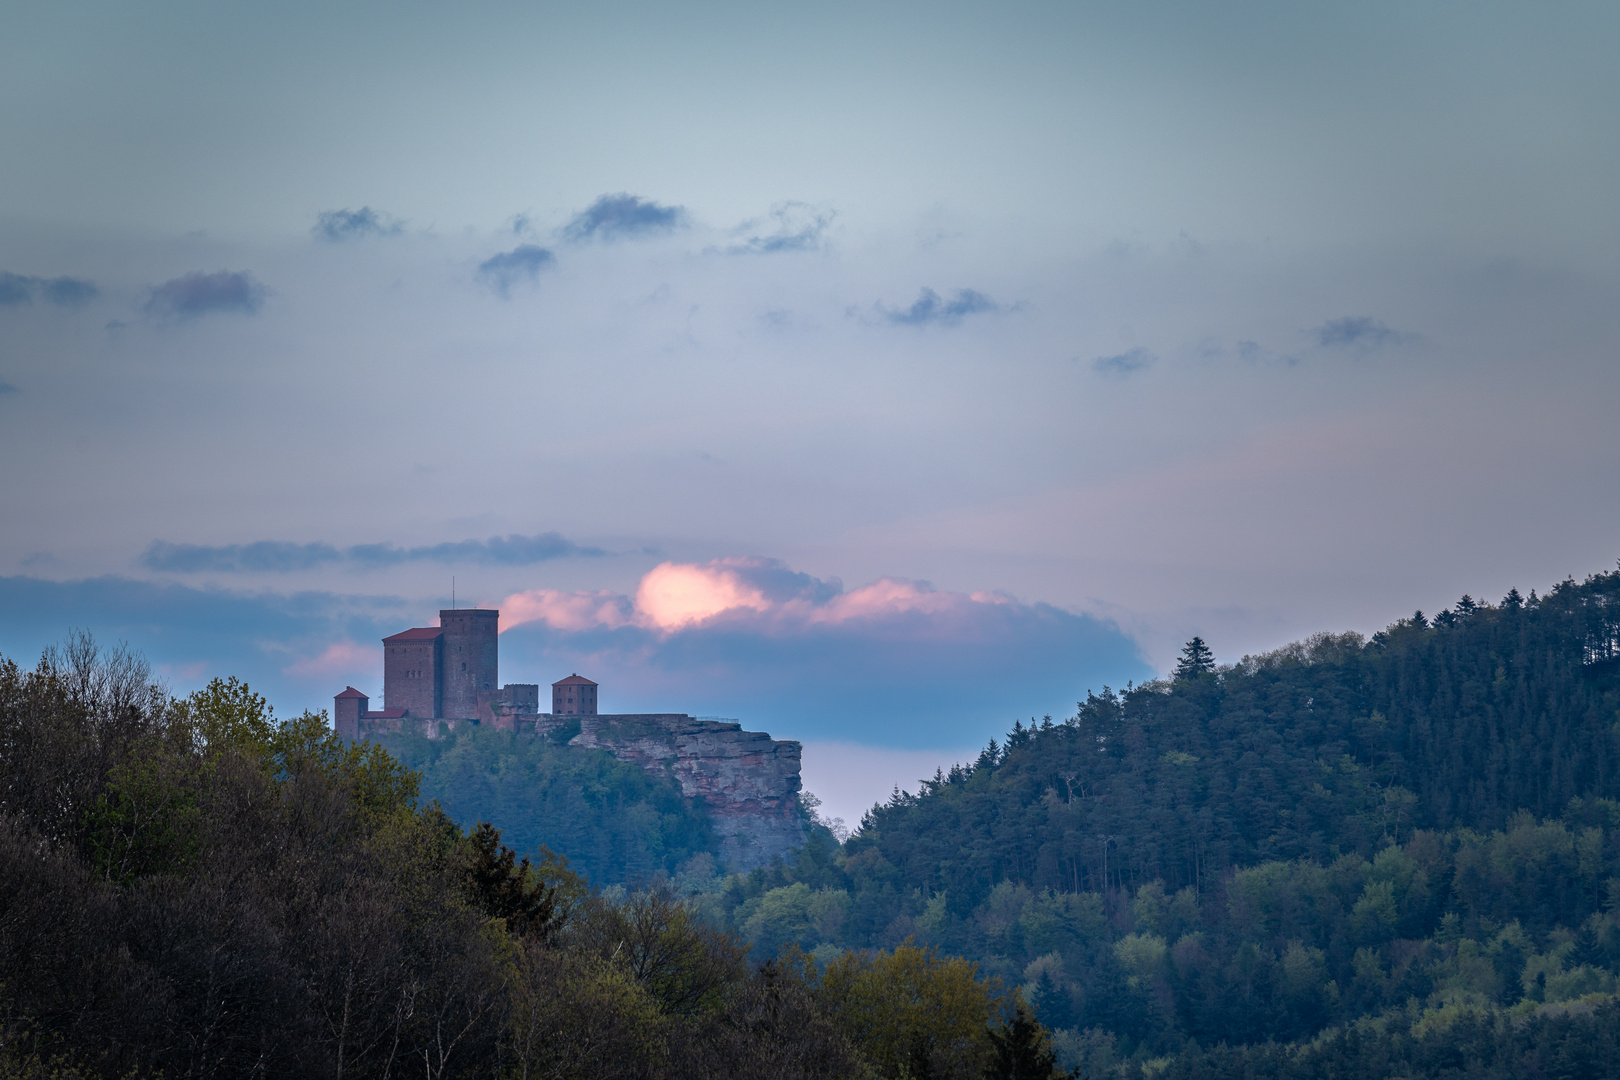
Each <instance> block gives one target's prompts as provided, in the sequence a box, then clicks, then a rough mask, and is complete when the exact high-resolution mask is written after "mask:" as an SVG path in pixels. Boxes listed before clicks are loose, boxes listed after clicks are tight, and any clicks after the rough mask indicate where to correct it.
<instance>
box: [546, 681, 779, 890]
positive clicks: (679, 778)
mask: <svg viewBox="0 0 1620 1080" xmlns="http://www.w3.org/2000/svg"><path fill="white" fill-rule="evenodd" d="M575 722H577V723H578V724H579V726H580V731H579V734H578V735H575V736H574V737H573V738H572V739H570V740H569V741H568V745H570V746H586V747H592V748H595V749H599V750H606V751H608V752H609V753H610V754H612V755H613V756H614V757H616V758H618V759H619V760H620V761H627V762H630V763H632V764H635V765H639V766H641V767H642V768H643V769H645V770H646V771H647V772H650V773H652V774H654V775H656V776H669V777H672V778H674V780H675V781H676V782H677V783H679V784H680V786H681V794H683V795H685V796H686V797H687V798H689V799H696V800H698V801H699V802H702V803H703V804H704V805H705V806H706V807H708V810H709V818H710V820H711V821H712V822H713V823H714V830H715V832H716V833H717V834H719V836H720V840H721V856H722V858H724V859H725V861H726V862H728V863H730V864H731V866H732V867H734V868H739V869H744V870H747V869H752V868H753V867H755V866H762V865H764V864H765V863H768V862H770V861H771V859H773V858H776V857H778V856H780V857H783V858H786V857H787V855H788V853H789V852H791V851H792V850H793V849H794V848H796V847H798V846H799V845H801V844H803V843H804V840H805V834H804V820H803V815H802V813H801V811H800V809H799V788H800V786H801V785H800V781H799V757H800V753H801V751H802V747H801V746H800V745H799V744H798V743H797V742H793V741H790V740H780V739H772V738H771V737H770V736H769V735H767V734H765V733H764V732H762V731H744V730H743V729H742V725H741V724H735V723H729V722H724V721H717V720H697V719H694V718H692V717H690V716H687V715H685V714H684V713H632V714H620V715H605V716H581V717H577V718H576V717H567V718H562V717H550V718H547V717H543V718H540V719H539V720H537V721H536V730H537V732H538V731H540V730H542V729H543V726H544V727H553V728H554V727H558V726H561V725H562V724H564V723H575Z"/></svg>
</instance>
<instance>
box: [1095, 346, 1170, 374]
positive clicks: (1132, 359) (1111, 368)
mask: <svg viewBox="0 0 1620 1080" xmlns="http://www.w3.org/2000/svg"><path fill="white" fill-rule="evenodd" d="M1157 359H1158V357H1157V356H1154V355H1153V354H1152V353H1150V352H1148V351H1147V350H1146V349H1144V348H1142V347H1141V346H1137V347H1136V348H1134V349H1129V350H1127V351H1125V352H1122V353H1120V354H1119V355H1118V356H1099V357H1097V359H1095V360H1093V361H1092V362H1091V368H1092V370H1093V371H1100V372H1101V373H1103V374H1104V375H1118V376H1122V377H1123V376H1126V375H1134V374H1135V373H1136V372H1138V371H1142V370H1143V369H1145V368H1147V367H1149V366H1150V365H1152V364H1153V362H1154V361H1156V360H1157Z"/></svg>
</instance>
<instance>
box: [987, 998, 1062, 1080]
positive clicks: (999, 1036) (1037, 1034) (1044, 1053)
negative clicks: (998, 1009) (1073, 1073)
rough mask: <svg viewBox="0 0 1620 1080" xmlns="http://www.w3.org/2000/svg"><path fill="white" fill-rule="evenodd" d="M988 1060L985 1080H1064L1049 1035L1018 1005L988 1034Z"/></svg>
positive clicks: (1026, 1010) (1027, 1011) (1020, 1004)
mask: <svg viewBox="0 0 1620 1080" xmlns="http://www.w3.org/2000/svg"><path fill="white" fill-rule="evenodd" d="M989 1038H990V1049H991V1059H990V1063H989V1065H988V1066H987V1067H986V1068H985V1070H984V1076H985V1080H1068V1074H1067V1073H1065V1072H1064V1071H1063V1070H1061V1069H1059V1068H1058V1064H1057V1054H1056V1053H1055V1052H1054V1051H1053V1049H1052V1038H1051V1035H1050V1034H1049V1033H1048V1032H1047V1031H1046V1029H1045V1028H1043V1027H1041V1025H1040V1022H1039V1021H1038V1020H1036V1019H1035V1018H1034V1017H1033V1016H1031V1015H1030V1014H1029V1010H1028V1009H1026V1008H1024V1006H1023V1004H1022V1003H1019V1004H1018V1005H1016V1006H1015V1007H1014V1009H1013V1014H1012V1015H1011V1016H1010V1017H1008V1018H1007V1019H1006V1020H1004V1021H1002V1022H1001V1023H1000V1024H998V1025H997V1026H996V1027H994V1028H991V1029H990V1032H989Z"/></svg>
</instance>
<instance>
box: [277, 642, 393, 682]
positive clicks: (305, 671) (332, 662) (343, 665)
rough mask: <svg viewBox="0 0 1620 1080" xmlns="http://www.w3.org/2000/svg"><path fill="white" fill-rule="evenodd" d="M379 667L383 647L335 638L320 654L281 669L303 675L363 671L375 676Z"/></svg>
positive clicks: (358, 672) (290, 673) (286, 672)
mask: <svg viewBox="0 0 1620 1080" xmlns="http://www.w3.org/2000/svg"><path fill="white" fill-rule="evenodd" d="M381 667H382V649H381V647H380V646H377V645H362V644H360V643H359V642H358V641H348V640H344V641H334V642H333V643H332V644H330V645H328V646H327V647H326V648H325V649H323V650H321V652H320V653H319V655H316V656H308V657H305V658H304V659H302V660H297V661H294V662H293V663H291V664H288V665H287V666H286V667H284V668H282V669H281V670H282V671H283V672H284V673H285V674H288V675H294V676H298V677H302V678H310V677H319V676H326V677H335V676H339V675H356V674H364V675H371V676H372V677H373V678H375V677H376V675H377V674H378V672H379V670H380V669H381Z"/></svg>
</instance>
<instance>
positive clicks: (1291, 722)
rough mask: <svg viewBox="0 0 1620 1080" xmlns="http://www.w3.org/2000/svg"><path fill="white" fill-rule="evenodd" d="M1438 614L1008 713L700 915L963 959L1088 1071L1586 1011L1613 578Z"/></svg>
mask: <svg viewBox="0 0 1620 1080" xmlns="http://www.w3.org/2000/svg"><path fill="white" fill-rule="evenodd" d="M1443 616H1444V617H1437V618H1436V619H1434V620H1433V622H1432V623H1430V622H1429V620H1427V619H1426V618H1422V617H1420V616H1414V617H1413V618H1411V619H1403V620H1401V621H1400V622H1398V623H1396V624H1395V625H1393V626H1391V627H1390V628H1389V629H1388V630H1387V631H1385V632H1384V633H1382V634H1379V635H1375V637H1374V639H1373V640H1372V641H1370V642H1369V641H1364V640H1362V639H1361V638H1359V637H1358V636H1356V635H1338V636H1334V635H1319V636H1318V637H1315V638H1313V639H1311V640H1310V641H1308V642H1306V643H1303V644H1301V645H1296V646H1290V647H1288V648H1285V649H1282V650H1279V651H1278V652H1276V653H1273V654H1270V655H1268V656H1264V657H1258V658H1245V659H1244V660H1243V661H1242V662H1241V663H1239V664H1236V665H1233V666H1230V667H1225V668H1219V669H1215V670H1191V669H1190V668H1189V670H1187V671H1184V672H1182V673H1181V676H1180V677H1178V678H1176V679H1174V680H1171V681H1168V682H1162V683H1154V684H1149V685H1147V686H1143V687H1133V688H1130V689H1128V690H1127V691H1126V692H1125V693H1123V694H1118V693H1114V692H1113V691H1110V690H1107V689H1104V691H1103V692H1102V693H1101V694H1090V695H1088V697H1087V700H1086V701H1084V702H1082V703H1081V704H1080V709H1079V712H1078V713H1077V715H1076V716H1075V717H1074V718H1073V719H1071V720H1069V721H1068V722H1066V723H1062V724H1057V723H1053V722H1051V721H1050V720H1048V721H1044V722H1041V723H1036V724H1031V725H1029V726H1025V725H1024V724H1022V723H1019V724H1016V725H1014V727H1013V730H1012V731H1011V732H1010V733H1009V734H1008V736H1007V739H1006V741H1005V742H1004V743H998V742H996V741H992V742H991V744H990V745H989V746H988V747H987V748H986V749H985V751H984V752H983V753H982V754H981V755H979V758H978V759H977V761H976V762H974V763H972V764H970V765H964V766H959V767H957V768H955V769H953V770H951V771H950V773H948V774H946V773H943V772H942V773H940V774H938V775H936V776H935V778H934V779H932V780H930V781H927V782H924V783H923V785H922V788H921V789H920V790H919V791H918V792H917V793H916V794H907V793H903V792H898V793H896V795H895V796H894V797H893V798H891V799H890V800H889V801H888V802H887V803H886V804H883V805H880V806H877V807H874V808H873V810H872V811H871V812H870V813H869V814H868V815H867V816H866V819H865V821H864V822H863V825H862V829H861V832H860V833H859V834H857V835H856V836H855V837H854V838H852V839H851V840H850V841H849V842H848V843H847V844H845V845H844V846H843V847H842V848H839V847H835V846H831V845H827V844H824V843H820V842H819V841H817V840H812V842H811V843H810V844H809V845H807V846H806V847H805V848H804V849H803V850H801V851H800V852H799V853H798V855H797V856H796V857H795V859H794V860H793V861H791V862H789V863H786V864H779V865H776V866H772V867H765V868H761V869H759V870H756V871H754V872H753V873H751V874H750V875H747V876H746V877H736V878H733V879H730V880H729V881H728V882H725V883H724V884H723V885H722V886H720V887H719V891H718V892H717V894H716V895H717V897H718V898H719V900H720V904H719V908H720V910H721V912H722V917H723V918H725V919H727V920H729V921H728V923H727V924H728V925H730V926H732V927H734V928H735V929H737V930H738V931H740V932H741V933H743V934H744V935H745V936H746V937H748V938H749V939H750V940H751V941H752V942H753V943H754V946H755V949H756V955H765V954H768V953H770V952H772V951H774V950H775V949H776V948H777V947H778V946H779V945H780V944H781V943H783V942H794V943H797V944H799V945H801V946H803V947H804V948H806V949H809V950H812V951H813V952H814V953H815V955H816V956H817V957H818V958H820V959H822V960H829V959H830V958H833V957H836V956H837V955H839V953H840V952H841V951H842V950H845V949H871V948H893V947H895V946H897V945H899V944H900V943H902V942H904V941H905V940H907V939H908V938H913V937H914V938H915V939H916V940H917V941H919V942H922V943H924V944H927V945H932V946H934V947H937V948H938V949H939V950H941V951H942V952H944V953H951V954H956V955H959V956H963V957H967V958H970V959H972V960H973V961H976V962H977V963H978V964H979V965H980V969H981V970H982V971H983V972H985V973H987V974H989V975H992V976H997V977H1000V978H1001V979H1003V980H1005V981H1006V982H1007V983H1008V984H1009V985H1017V986H1019V987H1020V989H1021V993H1022V996H1023V998H1024V1000H1026V1001H1027V1002H1029V1003H1030V1005H1031V1007H1032V1008H1033V1009H1034V1011H1035V1014H1036V1015H1038V1016H1039V1017H1040V1018H1041V1019H1042V1020H1044V1021H1046V1022H1047V1023H1048V1024H1049V1025H1050V1026H1052V1027H1053V1028H1055V1029H1058V1030H1057V1033H1056V1035H1055V1037H1054V1047H1055V1048H1056V1049H1057V1050H1059V1051H1060V1052H1061V1054H1062V1055H1063V1057H1064V1060H1065V1062H1066V1063H1067V1064H1069V1065H1083V1066H1085V1067H1086V1068H1088V1069H1090V1070H1092V1071H1094V1072H1095V1071H1102V1070H1105V1069H1108V1070H1111V1069H1116V1068H1131V1067H1134V1066H1132V1065H1131V1064H1130V1063H1131V1062H1133V1061H1134V1062H1138V1063H1140V1062H1143V1061H1146V1060H1150V1059H1160V1058H1176V1057H1177V1055H1179V1054H1181V1053H1182V1052H1183V1049H1184V1048H1185V1047H1187V1046H1188V1045H1198V1046H1214V1045H1218V1044H1220V1043H1223V1042H1224V1043H1227V1044H1231V1045H1240V1044H1241V1045H1262V1044H1265V1043H1267V1042H1268V1041H1275V1042H1278V1043H1290V1042H1294V1041H1299V1040H1310V1039H1311V1038H1313V1037H1315V1036H1316V1035H1318V1033H1321V1032H1323V1031H1332V1030H1339V1029H1342V1027H1343V1025H1346V1024H1354V1023H1356V1022H1358V1021H1359V1020H1360V1019H1365V1018H1369V1017H1370V1018H1378V1017H1387V1016H1392V1015H1395V1014H1400V1015H1402V1016H1406V1019H1405V1020H1404V1021H1403V1022H1404V1023H1405V1024H1406V1028H1408V1029H1409V1028H1411V1027H1413V1026H1414V1025H1426V1026H1424V1027H1423V1030H1424V1031H1430V1030H1431V1029H1432V1030H1436V1031H1437V1030H1440V1029H1441V1028H1444V1027H1445V1026H1446V1025H1451V1024H1454V1023H1455V1022H1457V1020H1458V1018H1459V1017H1461V1016H1464V1015H1467V1016H1474V1015H1479V1016H1488V1015H1495V1012H1500V1011H1503V1010H1508V1011H1516V1014H1524V1011H1525V1010H1530V1009H1535V1008H1544V1007H1555V1008H1574V1007H1585V1006H1584V1005H1581V1004H1580V1003H1582V1002H1588V1003H1589V1002H1591V1001H1594V1000H1601V999H1604V998H1605V996H1606V995H1612V994H1613V993H1614V992H1615V985H1616V981H1617V980H1620V916H1617V915H1616V912H1617V911H1620V683H1617V676H1620V670H1617V669H1620V574H1607V575H1599V576H1597V577H1595V578H1592V579H1589V580H1588V581H1587V582H1585V583H1583V584H1576V583H1574V582H1565V583H1563V584H1562V585H1559V586H1557V587H1555V588H1554V589H1553V590H1552V591H1551V592H1550V593H1548V594H1547V595H1546V596H1544V597H1535V596H1534V594H1532V596H1531V597H1530V598H1520V602H1519V603H1518V604H1517V605H1514V604H1511V603H1505V604H1504V605H1502V606H1499V607H1498V606H1491V605H1483V604H1479V603H1477V602H1474V601H1472V600H1468V601H1466V602H1464V603H1459V605H1458V607H1457V610H1456V611H1452V612H1446V613H1443ZM1189 648H1191V646H1189ZM1193 653H1194V654H1196V655H1192V659H1191V660H1190V661H1188V662H1189V663H1191V664H1192V665H1193V666H1194V667H1200V668H1201V667H1202V663H1201V660H1200V658H1201V657H1202V656H1203V653H1202V651H1200V650H1193ZM1186 659H1187V657H1184V660H1186ZM1458 762H1463V763H1465V765H1466V767H1463V766H1459V765H1458V764H1457V763H1458ZM813 898H814V900H815V902H816V903H817V904H818V905H819V906H820V910H823V911H828V912H836V913H837V917H836V918H829V919H824V920H821V921H820V922H818V921H816V920H814V919H813V918H812V917H811V906H810V905H811V902H812V899H813ZM1408 1010H1415V1011H1413V1012H1411V1015H1410V1016H1407V1011H1408ZM1403 1030H1405V1029H1403Z"/></svg>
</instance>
